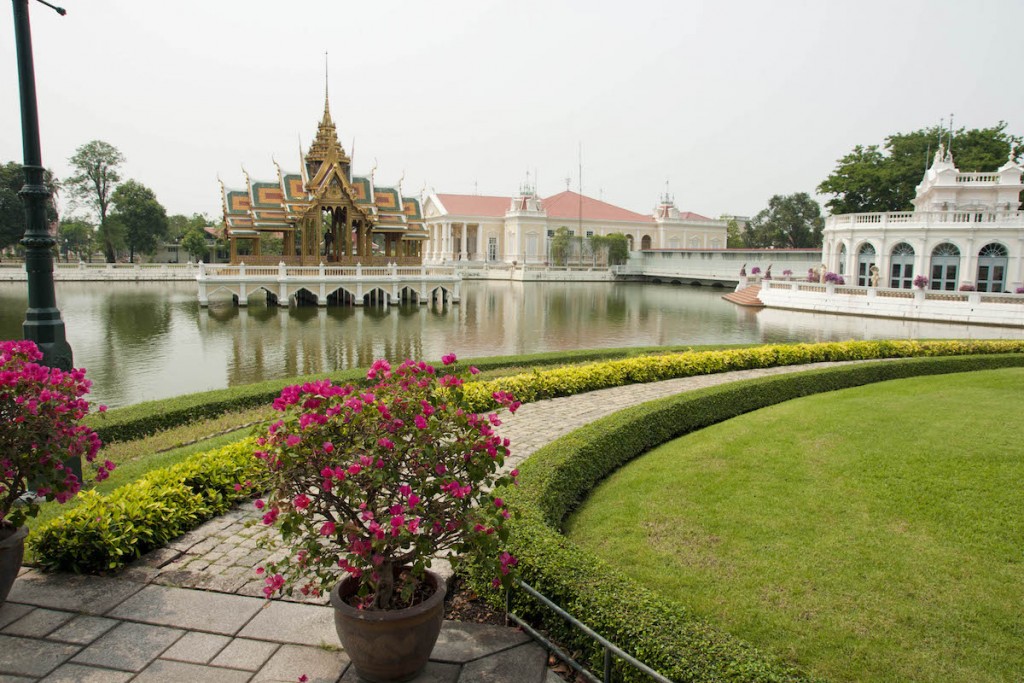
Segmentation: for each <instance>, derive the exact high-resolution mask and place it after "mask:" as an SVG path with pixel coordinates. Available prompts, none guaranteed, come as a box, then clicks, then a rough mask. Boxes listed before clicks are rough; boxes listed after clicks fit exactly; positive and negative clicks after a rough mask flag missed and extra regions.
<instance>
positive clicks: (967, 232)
mask: <svg viewBox="0 0 1024 683" xmlns="http://www.w3.org/2000/svg"><path fill="white" fill-rule="evenodd" d="M1021 172H1022V169H1021V166H1020V165H1019V164H1017V163H1015V162H1014V161H1013V159H1012V158H1011V159H1010V160H1008V161H1007V162H1006V163H1005V164H1003V165H1002V166H1001V167H1000V168H999V169H998V170H997V171H995V172H993V173H964V172H961V171H960V170H958V169H957V167H956V165H955V164H954V163H953V158H952V156H951V155H950V154H949V152H947V151H944V150H943V149H941V148H940V150H939V151H938V152H936V154H935V159H934V161H933V162H932V165H931V168H929V169H928V170H927V171H926V172H925V175H924V179H923V180H922V181H921V184H920V185H918V186H917V196H916V197H915V198H914V200H913V205H914V210H913V211H908V212H888V213H854V214H843V215H839V216H829V217H828V218H827V219H826V220H825V229H824V233H823V239H824V246H823V253H822V258H823V262H824V264H825V266H826V267H827V269H828V270H829V271H832V272H834V273H838V274H839V275H842V276H843V277H844V279H845V280H846V284H847V285H854V286H860V287H865V286H879V287H883V288H892V289H911V288H912V287H913V286H914V279H915V278H917V277H918V276H922V275H923V276H924V277H926V278H927V279H928V284H927V285H926V288H927V289H929V290H939V291H957V290H967V291H970V290H972V288H973V289H975V290H976V291H978V292H1010V293H1013V292H1015V291H1016V290H1017V289H1018V288H1020V287H1021V286H1022V281H1024V212H1022V211H1020V210H1019V209H1020V194H1021V190H1024V185H1022V184H1021ZM872 266H877V268H878V271H877V272H876V273H875V274H876V275H877V277H878V278H879V280H878V282H877V285H876V284H875V283H874V282H872V281H871V278H872Z"/></svg>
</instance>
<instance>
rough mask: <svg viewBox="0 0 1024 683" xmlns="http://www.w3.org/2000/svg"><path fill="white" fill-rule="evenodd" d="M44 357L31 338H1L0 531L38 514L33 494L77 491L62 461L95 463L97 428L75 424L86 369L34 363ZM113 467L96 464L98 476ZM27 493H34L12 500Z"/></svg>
mask: <svg viewBox="0 0 1024 683" xmlns="http://www.w3.org/2000/svg"><path fill="white" fill-rule="evenodd" d="M42 357H43V354H42V353H40V351H39V349H38V348H37V347H36V345H35V343H34V342H31V341H4V342H0V424H3V430H0V535H2V534H3V529H4V528H7V529H11V528H17V527H19V526H21V525H22V524H24V523H25V520H26V519H27V518H29V517H35V516H36V515H37V514H39V504H38V502H37V497H38V498H45V499H46V500H56V501H57V502H59V503H65V502H67V501H68V500H69V499H71V498H72V497H73V496H74V495H75V494H76V493H78V490H79V489H80V488H81V485H82V482H80V481H79V480H78V477H77V476H75V474H74V473H73V472H72V471H71V468H70V467H68V466H67V465H66V464H65V461H66V460H67V459H68V458H69V457H70V458H73V457H81V456H83V455H84V456H85V458H86V460H88V461H89V462H93V461H94V460H95V459H96V453H97V452H98V451H99V449H100V440H99V437H97V436H96V433H95V432H94V431H93V430H91V429H89V428H88V427H86V426H84V425H81V424H78V422H79V420H81V419H82V418H83V417H85V415H86V414H87V413H88V412H89V403H88V402H87V401H86V400H85V399H83V398H82V396H84V395H85V394H87V393H89V387H90V385H91V382H89V380H87V379H85V370H72V371H71V372H62V371H61V370H59V369H58V368H48V367H46V366H45V365H39V364H38V363H37V362H36V361H38V360H41V359H42ZM100 410H101V411H104V410H106V408H105V407H104V406H100ZM113 469H114V463H112V462H110V461H106V462H104V463H101V464H99V465H97V467H96V479H97V480H101V481H102V480H103V479H106V478H107V475H108V474H109V473H110V471H111V470H113ZM29 492H33V493H35V497H31V496H30V497H27V499H26V500H25V504H24V505H15V503H16V502H17V501H18V500H19V499H20V498H22V496H24V494H26V493H29Z"/></svg>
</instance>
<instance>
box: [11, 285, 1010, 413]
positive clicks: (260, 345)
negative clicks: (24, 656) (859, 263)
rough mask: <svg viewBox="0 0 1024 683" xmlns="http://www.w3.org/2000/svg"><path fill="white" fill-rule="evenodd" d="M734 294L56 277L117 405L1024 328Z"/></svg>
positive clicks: (105, 394) (77, 335) (18, 300)
mask: <svg viewBox="0 0 1024 683" xmlns="http://www.w3.org/2000/svg"><path fill="white" fill-rule="evenodd" d="M723 293H724V290H721V289H711V288H692V287H680V286H670V285H640V284H633V283H567V284H558V283H525V284H524V283H508V282H468V283H465V284H464V285H463V288H462V303H461V304H459V305H456V306H447V305H444V304H441V303H440V302H434V303H431V304H429V305H425V306H419V305H415V304H404V305H398V306H391V307H388V308H386V309H385V308H365V309H354V308H336V307H330V308H316V307H300V308H292V309H282V308H279V307H277V306H269V307H268V306H267V305H266V303H265V301H264V299H263V298H261V297H256V296H254V297H252V299H251V300H250V306H248V307H246V308H236V307H234V306H232V305H231V303H230V300H227V299H221V300H219V301H218V302H216V304H215V305H212V306H211V307H210V308H208V309H201V308H200V307H199V305H198V303H197V302H196V290H195V285H194V284H192V283H186V282H181V283H164V282H144V283H58V285H57V297H58V303H59V305H60V308H61V311H62V313H63V316H64V320H65V323H66V326H67V336H68V340H69V342H70V343H71V345H72V348H73V349H74V352H75V365H76V366H79V367H85V368H87V369H88V373H89V375H88V376H89V377H90V378H91V379H92V380H93V382H94V387H93V394H92V396H93V398H94V399H95V400H97V401H100V402H103V403H107V404H108V405H111V406H117V405H124V404H128V403H135V402H138V401H142V400H147V399H154V398H162V397H167V396H173V395H176V394H181V393H187V392H190V391H199V390H203V389H213V388H218V387H224V386H233V385H237V384H242V383H248V382H254V381H258V380H261V379H270V378H279V377H286V376H291V375H299V374H315V373H318V372H324V371H329V370H335V369H341V368H349V367H355V366H361V365H369V364H370V363H371V362H372V361H373V359H375V358H379V357H382V356H383V357H387V358H390V359H399V360H400V359H403V358H407V357H412V358H439V357H440V356H441V355H442V354H444V353H446V352H448V351H454V352H456V353H457V354H459V355H460V356H462V357H472V356H490V355H506V354H519V353H532V352H541V351H558V350H564V349H576V348H599V347H622V346H641V345H642V346H647V345H665V344H695V345H696V344H714V343H755V342H783V341H826V340H844V339H876V338H937V337H958V338H1000V337H1003V338H1024V330H1020V329H1010V328H995V327H969V326H966V325H944V324H938V323H913V322H906V321H901V320H883V319H870V318H856V317H849V316H835V315H821V314H811V313H798V312H792V311H779V310H769V309H765V310H761V311H755V310H751V309H745V308H741V307H738V306H734V305H732V304H729V303H727V302H725V301H722V299H721V295H722V294H723ZM25 306H26V296H25V289H24V284H23V283H22V284H19V283H0V338H5V339H11V338H18V337H20V336H21V324H22V322H23V320H24V314H25Z"/></svg>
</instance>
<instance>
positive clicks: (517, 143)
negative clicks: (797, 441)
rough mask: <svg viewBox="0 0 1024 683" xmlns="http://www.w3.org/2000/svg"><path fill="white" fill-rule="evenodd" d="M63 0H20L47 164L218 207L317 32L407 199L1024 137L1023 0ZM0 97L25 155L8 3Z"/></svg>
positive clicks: (825, 162) (745, 175)
mask: <svg viewBox="0 0 1024 683" xmlns="http://www.w3.org/2000/svg"><path fill="white" fill-rule="evenodd" d="M57 4H62V5H63V6H64V7H65V8H66V9H67V15H66V16H64V17H61V16H58V15H57V14H56V13H55V12H53V11H52V10H50V9H49V8H47V7H45V6H44V5H42V4H39V3H38V2H35V0H31V1H30V12H31V18H32V40H33V47H34V53H35V68H36V82H37V88H38V103H39V113H40V128H41V135H42V153H43V163H44V165H45V166H47V168H50V169H52V170H53V171H54V172H55V173H56V174H57V176H58V177H67V176H69V175H70V174H71V170H70V166H69V164H68V158H69V157H70V156H71V155H72V154H74V152H75V149H76V148H77V147H78V146H80V145H82V144H84V143H86V142H88V141H90V140H94V139H100V140H104V141H106V142H109V143H110V144H112V145H114V146H115V147H117V148H118V149H119V150H120V151H121V152H122V153H123V154H124V155H125V157H126V159H127V161H126V162H125V164H124V166H123V169H122V171H123V176H124V178H125V179H127V178H133V179H135V180H137V181H139V182H141V183H143V184H144V185H147V186H148V187H150V188H152V189H153V190H154V191H155V192H156V195H157V198H158V199H159V200H160V201H161V203H163V204H164V206H165V207H166V208H167V211H168V213H170V214H174V213H183V214H191V213H193V212H200V213H203V212H205V213H207V214H208V215H210V216H211V217H216V218H219V217H220V215H221V198H220V187H219V185H218V182H217V179H218V176H219V177H220V178H221V179H222V180H223V181H224V183H225V184H226V185H227V186H228V188H229V189H230V188H232V187H241V186H244V182H245V181H244V176H243V174H242V168H245V170H246V171H248V173H249V175H250V177H251V178H252V179H253V180H254V181H255V180H258V179H267V180H274V179H276V169H275V167H274V160H275V159H276V160H277V162H278V163H279V164H280V165H281V167H282V169H283V170H285V171H286V172H287V171H297V170H298V168H299V145H300V144H302V145H308V144H309V142H310V141H311V140H312V139H313V137H314V135H315V133H316V126H317V123H318V122H319V121H320V118H321V115H322V113H323V104H324V88H325V52H326V53H327V58H326V61H327V63H328V64H329V69H328V70H327V74H326V75H327V77H326V82H327V85H329V92H330V104H331V113H332V115H333V118H334V121H335V123H336V124H337V126H338V133H339V138H340V140H341V142H342V145H343V146H344V147H345V149H346V150H347V151H348V152H349V153H350V154H352V153H353V147H354V154H353V166H354V170H355V172H356V173H357V174H365V173H369V172H370V170H371V169H372V168H374V167H375V166H376V175H375V178H376V182H377V184H378V185H394V184H396V183H397V182H398V181H399V180H400V179H402V178H403V177H404V179H403V181H402V190H403V193H404V194H406V195H416V194H418V193H420V192H421V191H423V190H426V191H437V192H440V193H462V194H473V193H478V194H488V195H505V196H510V195H514V194H515V193H516V192H517V190H518V188H519V186H520V185H521V184H522V183H523V182H524V181H526V180H527V178H528V176H527V174H529V180H530V181H531V182H534V183H536V185H537V189H538V192H539V194H540V195H541V196H548V195H551V194H555V193H557V192H561V191H563V190H565V189H566V184H567V181H566V178H568V179H569V180H568V183H569V185H570V186H571V188H572V189H573V190H579V189H580V188H581V187H582V191H583V193H584V194H586V195H589V196H592V197H598V198H601V199H603V200H604V201H607V202H611V203H613V204H616V205H619V206H622V207H624V208H627V209H630V210H632V211H637V212H641V213H648V212H650V211H651V210H652V209H653V208H654V206H655V205H656V204H657V202H658V199H659V197H660V196H661V194H662V193H664V192H665V191H666V188H667V190H668V192H670V193H671V194H672V195H674V197H675V201H676V204H677V205H678V206H679V208H680V209H682V210H686V211H694V212H696V213H700V214H703V215H705V216H712V217H715V216H719V215H723V214H733V215H745V216H752V215H754V214H756V213H757V212H758V211H760V210H761V209H763V208H764V207H765V206H766V205H767V202H768V199H769V198H770V197H771V196H772V195H775V194H790V193H793V192H808V193H811V194H814V192H815V188H816V186H817V185H818V184H819V183H820V182H821V181H822V180H823V179H824V178H825V177H826V176H827V175H828V174H829V173H830V172H831V170H832V169H833V168H834V167H835V165H836V161H837V160H838V159H839V158H840V157H842V156H843V155H844V154H846V153H847V152H849V151H850V150H851V149H852V148H853V147H854V146H855V145H858V144H863V145H868V144H881V143H882V142H883V141H884V139H885V137H886V136H887V135H889V134H892V133H897V132H909V131H913V130H918V129H920V128H925V127H929V126H932V125H937V124H938V123H939V121H940V118H945V119H946V120H947V121H948V119H949V116H950V114H951V113H952V114H954V115H955V125H956V126H957V127H960V126H966V127H967V128H977V127H988V126H992V125H995V124H996V123H997V122H998V121H1001V120H1002V121H1007V122H1008V123H1009V128H1008V130H1009V132H1011V133H1013V134H1018V135H1020V134H1021V133H1022V132H1024V97H1022V96H1021V93H1020V75H1021V64H1022V61H1024V60H1022V57H1024V48H1022V47H1021V43H1020V41H1019V38H1018V37H1017V35H1016V33H1017V32H1016V30H1015V27H1019V26H1021V25H1022V24H1024V2H1020V0H1005V1H1004V0H977V1H975V2H971V3H965V2H962V1H958V0H953V1H944V0H930V1H927V2H924V1H911V0H906V1H903V0H886V1H884V2H875V1H874V0H864V1H858V2H818V1H808V2H796V1H791V0H779V1H774V2H763V1H750V2H738V1H737V2H729V1H720V2H708V3H702V2H690V1H687V0H668V1H660V0H659V1H654V0H634V1H633V2H606V1H605V0H517V1H515V2H512V1H505V2H495V1H490V0H467V1H452V0H432V1H430V2H424V1H422V0H420V1H419V2H413V1H411V0H409V1H406V2H398V1H395V0H374V1H372V2H361V3H356V2H340V1H337V0H334V1H329V0H302V1H301V2H269V1H266V0H245V1H241V0H217V1H216V2H211V1H210V0H204V1H202V2H200V1H197V0H176V1H174V2H162V3H153V2H138V1H136V2H131V1H129V0H120V1H118V2H115V1H113V0H90V1H88V2H87V1H85V0H63V2H57ZM0 94H2V96H0V162H6V161H19V162H20V161H21V160H22V158H23V157H22V148H21V136H20V134H19V133H20V110H19V106H18V104H19V102H18V81H17V62H16V57H15V52H14V29H13V19H12V15H11V12H10V10H8V11H6V12H0ZM581 162H582V163H581ZM581 168H582V183H581V177H580V169H581ZM65 199H66V198H62V203H63V204H64V210H65V213H68V212H69V207H68V206H67V203H66V201H64V200H65ZM824 199H826V197H819V200H821V201H824ZM79 211H81V209H79Z"/></svg>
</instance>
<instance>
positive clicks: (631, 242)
mask: <svg viewBox="0 0 1024 683" xmlns="http://www.w3.org/2000/svg"><path fill="white" fill-rule="evenodd" d="M626 241H627V242H628V243H629V250H630V251H633V236H632V235H626Z"/></svg>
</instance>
